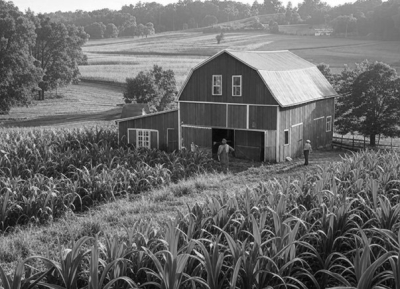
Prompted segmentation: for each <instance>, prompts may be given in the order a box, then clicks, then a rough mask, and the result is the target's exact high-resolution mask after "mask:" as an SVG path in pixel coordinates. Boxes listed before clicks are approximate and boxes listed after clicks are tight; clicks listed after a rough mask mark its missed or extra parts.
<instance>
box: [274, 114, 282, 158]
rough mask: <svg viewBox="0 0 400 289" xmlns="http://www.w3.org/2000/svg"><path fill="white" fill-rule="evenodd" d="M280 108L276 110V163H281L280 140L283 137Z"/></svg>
mask: <svg viewBox="0 0 400 289" xmlns="http://www.w3.org/2000/svg"><path fill="white" fill-rule="evenodd" d="M279 112H280V111H279V107H277V108H276V138H275V141H276V149H275V157H276V160H275V161H276V162H279V161H280V160H279V138H280V137H281V136H280V134H279V131H280V125H281V121H280V113H279Z"/></svg>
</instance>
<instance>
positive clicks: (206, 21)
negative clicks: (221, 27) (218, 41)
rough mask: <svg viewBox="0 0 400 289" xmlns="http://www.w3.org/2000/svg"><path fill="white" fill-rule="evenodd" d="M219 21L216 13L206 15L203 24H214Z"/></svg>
mask: <svg viewBox="0 0 400 289" xmlns="http://www.w3.org/2000/svg"><path fill="white" fill-rule="evenodd" d="M217 23H218V19H217V17H215V16H214V15H206V16H205V17H204V19H203V26H213V25H215V24H217Z"/></svg>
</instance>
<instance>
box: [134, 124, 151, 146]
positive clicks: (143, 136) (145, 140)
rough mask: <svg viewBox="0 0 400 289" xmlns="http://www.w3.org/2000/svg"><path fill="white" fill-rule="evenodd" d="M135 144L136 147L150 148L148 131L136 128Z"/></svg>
mask: <svg viewBox="0 0 400 289" xmlns="http://www.w3.org/2000/svg"><path fill="white" fill-rule="evenodd" d="M136 146H137V147H138V148H142V147H144V148H150V131H149V130H142V129H141V130H138V131H137V134H136Z"/></svg>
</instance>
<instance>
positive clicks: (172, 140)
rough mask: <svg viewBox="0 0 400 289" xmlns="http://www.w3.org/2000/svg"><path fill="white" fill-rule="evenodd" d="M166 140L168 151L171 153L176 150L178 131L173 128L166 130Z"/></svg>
mask: <svg viewBox="0 0 400 289" xmlns="http://www.w3.org/2000/svg"><path fill="white" fill-rule="evenodd" d="M167 138H168V151H169V152H173V151H174V150H178V130H176V129H174V128H168V129H167Z"/></svg>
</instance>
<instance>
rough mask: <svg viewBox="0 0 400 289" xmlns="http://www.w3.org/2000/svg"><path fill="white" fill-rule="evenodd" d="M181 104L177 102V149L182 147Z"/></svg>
mask: <svg viewBox="0 0 400 289" xmlns="http://www.w3.org/2000/svg"><path fill="white" fill-rule="evenodd" d="M181 139H182V128H181V104H180V103H179V102H178V150H180V149H181V148H182V140H181Z"/></svg>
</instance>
